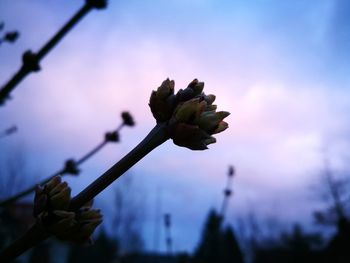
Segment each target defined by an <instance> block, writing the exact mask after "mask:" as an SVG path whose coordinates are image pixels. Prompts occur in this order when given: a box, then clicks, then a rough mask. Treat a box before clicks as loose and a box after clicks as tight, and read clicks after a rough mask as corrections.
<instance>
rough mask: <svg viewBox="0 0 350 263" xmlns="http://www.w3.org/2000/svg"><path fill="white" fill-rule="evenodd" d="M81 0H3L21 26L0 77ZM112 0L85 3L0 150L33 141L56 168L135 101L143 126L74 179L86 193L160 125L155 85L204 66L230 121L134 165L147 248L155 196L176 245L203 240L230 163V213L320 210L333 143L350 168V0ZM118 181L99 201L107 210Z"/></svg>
mask: <svg viewBox="0 0 350 263" xmlns="http://www.w3.org/2000/svg"><path fill="white" fill-rule="evenodd" d="M82 2H83V1H70V2H65V3H63V2H62V1H52V0H50V1H43V0H32V1H26V0H18V1H10V0H2V1H1V2H0V21H2V20H3V21H5V22H6V29H18V30H19V31H20V32H21V37H20V39H19V40H18V42H17V43H16V44H15V45H7V44H3V45H2V46H1V47H0V80H1V81H2V83H5V81H6V80H7V79H9V77H10V76H11V75H12V74H13V73H14V72H15V71H16V70H17V69H18V67H19V65H20V64H19V63H20V56H21V54H22V53H23V51H25V50H27V49H32V50H33V51H37V50H38V49H39V48H40V47H41V46H42V45H43V44H44V43H45V42H46V41H47V40H48V38H49V37H51V36H52V35H53V33H55V32H56V31H57V30H58V29H59V28H60V27H61V25H62V24H63V23H64V22H66V21H67V20H68V19H69V18H70V17H71V15H72V14H74V13H75V12H76V10H77V9H78V8H79V7H80V6H81V5H82ZM110 2H111V3H110V4H109V7H108V9H107V10H104V11H93V12H92V13H90V14H88V16H87V17H85V18H84V19H83V20H82V21H81V22H80V23H79V24H78V26H77V27H76V28H74V29H73V31H72V32H70V33H69V34H68V35H67V37H66V38H65V39H64V40H63V41H62V42H61V43H60V44H59V46H57V47H56V48H55V49H54V50H53V51H52V52H51V53H50V54H49V55H48V56H47V57H46V58H45V59H44V60H43V61H42V63H41V66H42V71H41V72H39V73H38V74H33V75H30V76H29V77H28V78H27V79H25V80H24V81H23V82H22V83H21V84H20V85H19V86H18V88H17V89H16V90H15V91H14V92H13V94H12V95H13V100H11V101H9V102H8V103H7V104H6V106H5V107H2V108H0V120H1V122H0V128H1V129H5V128H7V127H8V126H10V125H12V124H16V125H17V126H18V127H19V133H18V134H16V135H14V136H12V137H9V138H7V139H6V140H4V139H3V140H1V141H0V143H1V144H0V145H1V146H0V149H1V150H2V151H1V153H0V154H1V155H2V156H4V155H5V154H6V153H9V152H11V151H10V150H9V149H10V148H11V147H12V148H13V147H22V148H24V149H25V152H26V155H27V156H28V161H29V165H30V167H32V169H33V170H35V171H38V174H39V175H40V176H42V177H45V176H47V175H48V174H51V173H52V172H54V171H56V170H57V169H58V168H60V167H61V165H62V162H63V161H64V160H65V159H67V158H70V157H76V158H77V157H79V156H81V155H82V154H83V153H85V152H86V151H88V150H89V149H90V148H91V147H93V146H94V145H95V144H97V143H98V142H99V141H100V140H101V138H102V134H103V133H104V132H105V131H108V130H112V129H114V128H115V127H116V126H117V125H118V124H119V123H120V117H119V114H120V112H121V111H123V110H128V111H130V112H131V113H132V114H133V116H134V118H135V120H136V122H137V126H136V127H134V128H132V129H129V128H125V129H123V130H122V132H121V139H122V142H121V143H120V144H118V145H109V146H107V147H106V148H105V149H104V150H103V151H102V152H101V153H99V154H98V155H96V156H95V157H94V158H93V159H91V160H90V161H89V162H87V163H86V164H84V165H83V166H82V170H83V173H82V174H81V176H79V177H78V178H69V179H68V180H69V182H70V183H71V185H72V187H73V192H74V193H78V192H79V191H80V190H81V189H83V188H84V187H85V186H86V185H87V184H88V183H90V182H91V181H92V180H93V179H94V178H96V176H97V175H100V174H101V173H102V172H103V171H105V170H106V169H107V168H108V167H110V166H111V165H112V164H113V163H114V162H115V161H117V160H118V159H119V158H121V157H122V156H123V155H124V154H126V153H127V152H128V151H129V150H130V149H132V147H134V146H135V145H136V144H137V143H138V141H139V140H141V139H142V138H143V137H144V136H145V135H146V134H147V133H148V131H149V130H150V129H151V128H152V127H153V125H154V123H155V121H154V119H153V117H152V115H151V113H150V111H149V107H148V100H149V95H150V93H151V91H152V90H153V89H156V88H157V87H158V86H159V85H160V83H161V82H162V81H163V80H164V79H165V78H167V77H169V78H171V79H174V80H175V83H176V85H175V87H176V90H177V89H179V88H184V87H186V86H187V84H188V82H190V81H191V80H192V79H194V78H198V79H200V80H201V81H204V82H205V92H206V93H213V94H216V96H217V101H216V103H217V105H218V109H219V110H226V111H230V112H231V116H230V117H228V118H227V119H228V122H229V124H230V128H229V129H228V130H227V131H225V132H224V133H223V134H219V135H217V143H216V144H214V145H211V147H210V149H209V150H207V151H204V152H192V151H190V150H188V149H184V148H179V147H177V146H174V145H173V144H172V142H171V141H169V142H167V143H165V144H164V145H162V146H161V147H160V148H159V149H157V150H156V151H154V152H152V153H151V154H150V155H149V156H147V157H146V158H145V159H143V160H142V161H141V162H140V163H138V164H137V165H136V166H135V167H134V168H132V170H131V174H132V177H133V179H134V180H135V184H136V188H137V189H139V192H138V193H139V194H140V195H144V196H145V197H144V198H143V197H142V198H141V199H143V201H144V205H145V207H146V209H145V211H146V220H145V222H144V233H145V234H144V239H145V241H146V247H147V249H153V248H154V244H153V239H154V235H153V233H154V221H155V212H154V210H155V208H154V207H155V204H156V200H157V198H160V199H161V203H162V211H160V213H165V212H171V213H172V214H173V221H174V229H173V232H174V240H175V244H174V246H175V250H188V251H191V250H192V249H193V248H194V246H195V245H196V244H197V241H198V238H199V235H200V230H201V227H202V223H203V220H204V217H205V215H206V214H207V212H208V210H209V208H210V207H216V208H217V207H219V205H220V203H221V200H222V188H223V186H224V184H225V181H226V178H225V175H226V172H227V167H228V165H230V164H233V165H234V166H235V167H236V170H237V177H236V178H235V181H234V189H235V190H234V192H235V195H234V198H233V199H232V200H231V202H230V207H229V211H228V215H227V220H228V221H229V222H234V221H235V220H236V219H237V218H238V217H240V216H242V215H244V214H245V213H247V212H248V211H249V210H251V209H253V210H254V211H255V213H256V214H257V215H259V217H261V218H263V217H267V216H270V215H271V216H273V217H274V218H276V219H277V220H281V221H283V222H294V221H299V222H310V221H311V220H312V218H311V212H312V210H311V208H312V206H313V203H314V201H315V198H314V196H315V195H316V194H315V193H314V192H313V191H312V190H311V188H310V186H311V185H313V184H314V183H315V181H317V173H318V172H319V171H320V169H322V160H323V158H324V152H325V151H326V152H327V156H328V157H329V158H330V160H331V165H332V167H333V168H337V169H347V166H346V163H347V161H348V160H349V157H350V156H349V154H348V151H347V149H348V147H349V140H348V138H349V135H348V134H349V118H348V115H349V110H350V96H349V95H350V94H349V93H350V91H349V89H348V85H349V80H350V79H349V76H350V75H349V74H348V72H347V71H346V70H347V69H348V68H349V62H348V61H349V51H348V47H349V44H350V33H349V32H350V28H349V22H350V21H349V15H348V14H349V12H350V4H349V2H348V1H345V0H343V1H341V0H338V1H336V0H334V1H328V0H311V1H292V0H285V1H278V0H274V1H273V0H267V1H258V0H255V1H253V0H248V1H247V0H244V1H243V0H242V1H229V0H220V1H218V0H192V1H190V0H174V1H161V0H151V1H137V0H130V1H110ZM117 184H118V183H117ZM140 186H141V187H140ZM111 193H112V191H111V190H108V191H106V193H104V194H103V195H101V196H100V197H99V198H98V200H97V203H98V204H99V205H101V206H102V207H103V208H104V209H105V210H106V211H108V210H110V209H112V208H111V207H110V196H111ZM157 196H158V197H157ZM137 198H140V197H139V196H138V197H137ZM107 213H108V212H107ZM161 238H162V237H161ZM159 249H161V250H164V245H163V243H162V244H161V245H159Z"/></svg>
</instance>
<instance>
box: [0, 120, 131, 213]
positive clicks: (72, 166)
mask: <svg viewBox="0 0 350 263" xmlns="http://www.w3.org/2000/svg"><path fill="white" fill-rule="evenodd" d="M124 126H125V124H124V122H123V123H122V124H120V126H119V127H118V128H117V129H116V130H115V131H114V132H112V134H118V133H119V131H120V130H121V129H122V128H123V127H124ZM108 142H109V140H108V139H107V138H105V139H104V140H103V141H102V142H101V143H99V144H98V145H97V146H95V147H94V148H93V149H92V150H91V151H89V152H88V153H87V154H85V155H84V156H83V157H81V158H80V159H79V160H78V161H74V160H68V161H67V162H66V164H65V167H64V168H62V169H60V170H58V171H57V172H55V173H54V174H52V175H50V176H49V177H47V178H45V179H44V180H42V181H41V182H39V185H44V184H46V183H47V182H48V181H50V180H51V179H52V178H54V177H55V176H63V175H66V174H77V173H79V170H78V169H77V168H78V165H81V164H83V163H84V162H85V161H87V160H88V159H89V158H91V157H92V156H93V155H94V154H96V153H97V152H98V151H99V150H101V149H102V148H103V147H104V146H105V145H106V144H107V143H108ZM37 186H38V184H35V185H33V186H31V187H29V188H27V189H26V190H23V191H21V192H19V193H17V194H16V195H14V196H12V197H9V198H7V199H5V200H2V201H0V207H3V206H6V205H9V204H11V203H13V202H15V201H17V200H18V199H20V198H22V197H24V196H27V195H29V194H30V193H32V192H34V191H35V189H36V188H37Z"/></svg>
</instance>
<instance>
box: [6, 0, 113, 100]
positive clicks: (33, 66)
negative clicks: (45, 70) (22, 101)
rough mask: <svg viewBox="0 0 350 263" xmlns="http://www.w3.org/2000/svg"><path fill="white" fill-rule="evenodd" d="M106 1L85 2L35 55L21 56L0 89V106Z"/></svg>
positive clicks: (28, 53) (27, 52) (25, 54)
mask: <svg viewBox="0 0 350 263" xmlns="http://www.w3.org/2000/svg"><path fill="white" fill-rule="evenodd" d="M106 5H107V3H106V0H86V2H85V4H84V6H83V7H81V8H80V10H79V11H78V12H77V13H76V14H75V15H74V16H73V17H72V18H71V19H70V20H69V21H68V22H67V23H66V24H65V25H64V26H63V27H62V28H61V29H60V30H59V31H58V32H57V33H56V34H55V35H54V36H53V37H52V38H51V39H50V40H49V41H48V42H47V43H46V44H45V45H44V46H43V47H42V48H41V49H40V50H39V51H38V52H37V53H36V54H35V53H33V52H32V51H30V50H28V51H26V52H25V53H24V54H23V57H22V62H23V64H22V66H21V68H20V69H19V70H18V71H17V73H15V74H14V75H13V77H12V78H11V79H10V80H9V81H8V82H7V83H6V84H5V85H4V86H3V87H2V88H1V89H0V105H2V104H4V102H5V100H7V99H9V97H10V93H11V92H12V91H13V90H14V89H15V87H16V86H17V85H18V84H19V83H20V82H21V81H22V80H23V79H24V78H25V77H26V76H27V75H28V74H29V73H31V72H37V71H39V70H40V61H41V60H42V59H43V58H44V57H45V56H46V55H47V54H48V53H49V52H50V51H51V49H52V48H53V47H55V46H56V45H57V44H58V43H59V42H60V40H62V38H63V37H64V36H65V35H66V34H67V33H68V32H69V31H70V30H71V29H72V28H73V27H74V26H75V25H76V24H77V23H78V22H79V21H80V20H81V19H82V18H83V17H84V16H85V15H86V14H87V13H88V12H89V11H91V10H92V9H94V8H97V9H102V8H105V7H106Z"/></svg>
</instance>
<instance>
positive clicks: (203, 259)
mask: <svg viewBox="0 0 350 263" xmlns="http://www.w3.org/2000/svg"><path fill="white" fill-rule="evenodd" d="M193 262H195V263H216V262H220V263H226V262H227V263H228V262H232V263H236V262H243V256H242V252H241V250H240V248H239V245H238V242H237V240H236V237H235V234H234V231H233V229H232V228H231V227H228V228H227V229H226V230H224V231H223V230H222V217H221V216H220V215H219V214H217V212H216V211H215V210H211V211H210V212H209V214H208V217H207V220H206V223H205V225H204V229H203V233H202V237H201V240H200V242H199V246H198V248H197V250H196V251H195V254H194V258H193Z"/></svg>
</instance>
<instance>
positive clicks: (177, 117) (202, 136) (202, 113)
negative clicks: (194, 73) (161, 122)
mask: <svg viewBox="0 0 350 263" xmlns="http://www.w3.org/2000/svg"><path fill="white" fill-rule="evenodd" d="M203 87H204V83H203V82H198V80H196V79H195V80H194V81H192V82H191V83H190V84H189V85H188V87H187V88H186V89H185V90H180V91H179V92H178V94H177V95H176V96H177V98H178V100H179V101H181V100H183V99H186V98H188V100H185V101H182V102H179V103H178V105H177V107H176V108H175V110H174V113H173V116H172V119H171V121H170V124H171V125H170V126H169V134H170V137H171V138H172V139H173V141H174V143H175V144H176V145H179V146H183V147H187V148H189V149H191V150H204V149H207V148H208V147H207V145H209V144H211V143H215V142H216V139H215V138H214V137H213V136H212V135H213V134H216V133H220V132H222V131H224V130H226V129H227V128H228V124H227V123H226V122H225V121H224V119H225V118H226V117H227V116H229V115H230V113H229V112H226V111H218V112H217V111H216V108H217V106H216V105H213V102H214V101H215V95H212V94H210V95H205V94H204V93H203V92H202V91H203Z"/></svg>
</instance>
